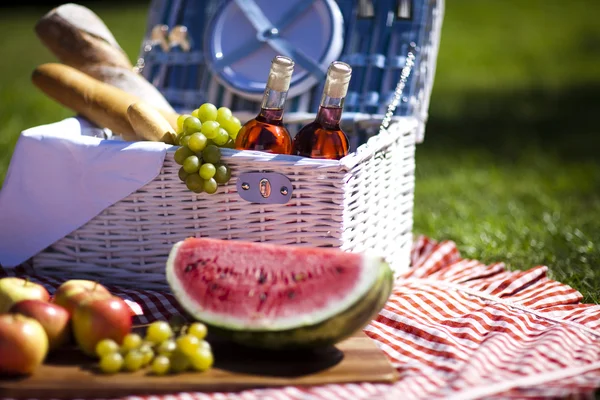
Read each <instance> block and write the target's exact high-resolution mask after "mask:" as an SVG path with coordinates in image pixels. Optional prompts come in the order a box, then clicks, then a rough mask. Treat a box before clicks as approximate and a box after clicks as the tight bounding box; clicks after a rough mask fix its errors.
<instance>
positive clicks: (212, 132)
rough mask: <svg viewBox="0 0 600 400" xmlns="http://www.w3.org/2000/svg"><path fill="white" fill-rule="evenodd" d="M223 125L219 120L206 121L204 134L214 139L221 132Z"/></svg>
mask: <svg viewBox="0 0 600 400" xmlns="http://www.w3.org/2000/svg"><path fill="white" fill-rule="evenodd" d="M220 127H221V125H219V123H218V122H217V121H206V122H204V123H202V134H203V135H204V136H206V138H207V139H214V138H215V137H216V136H217V134H218V133H219V128H220Z"/></svg>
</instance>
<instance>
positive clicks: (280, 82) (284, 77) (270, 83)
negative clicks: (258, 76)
mask: <svg viewBox="0 0 600 400" xmlns="http://www.w3.org/2000/svg"><path fill="white" fill-rule="evenodd" d="M292 72H294V61H292V59H291V58H289V57H284V56H276V57H275V58H273V61H271V71H269V79H268V80H267V87H268V88H269V89H271V90H277V91H278V92H287V90H288V89H289V88H290V81H291V79H292Z"/></svg>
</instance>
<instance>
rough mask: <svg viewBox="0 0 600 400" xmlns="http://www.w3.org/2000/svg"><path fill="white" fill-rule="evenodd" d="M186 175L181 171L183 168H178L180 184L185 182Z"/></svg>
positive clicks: (183, 170)
mask: <svg viewBox="0 0 600 400" xmlns="http://www.w3.org/2000/svg"><path fill="white" fill-rule="evenodd" d="M188 175H189V174H188V173H187V172H185V169H183V167H181V168H179V180H180V181H181V182H185V179H186V178H187V177H188Z"/></svg>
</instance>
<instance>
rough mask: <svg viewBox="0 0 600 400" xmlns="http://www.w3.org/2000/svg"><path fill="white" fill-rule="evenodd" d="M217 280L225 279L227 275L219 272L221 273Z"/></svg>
mask: <svg viewBox="0 0 600 400" xmlns="http://www.w3.org/2000/svg"><path fill="white" fill-rule="evenodd" d="M219 278H220V279H225V278H227V274H225V273H224V272H221V273H220V274H219Z"/></svg>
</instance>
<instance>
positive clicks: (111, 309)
mask: <svg viewBox="0 0 600 400" xmlns="http://www.w3.org/2000/svg"><path fill="white" fill-rule="evenodd" d="M71 324H72V327H73V334H74V335H75V341H76V342H77V344H78V345H79V348H80V349H81V350H83V352H84V353H85V354H87V355H89V356H92V357H93V356H95V350H96V344H97V343H98V342H99V341H100V340H102V339H112V340H114V341H115V342H117V343H119V344H121V342H122V341H123V337H125V335H127V334H128V333H129V332H130V331H131V312H130V308H129V306H128V305H127V303H125V301H124V300H123V299H121V298H119V297H116V296H110V297H105V296H103V295H100V294H99V295H90V296H89V297H88V298H87V299H86V300H84V301H83V302H82V303H81V304H79V305H78V306H77V307H76V308H75V311H74V312H73V318H72V320H71Z"/></svg>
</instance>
